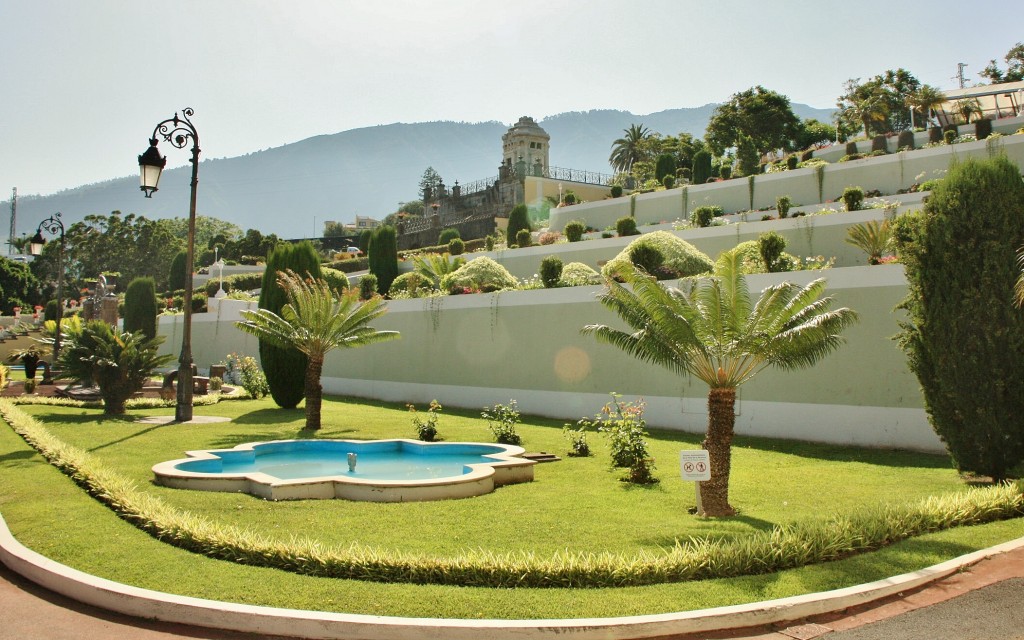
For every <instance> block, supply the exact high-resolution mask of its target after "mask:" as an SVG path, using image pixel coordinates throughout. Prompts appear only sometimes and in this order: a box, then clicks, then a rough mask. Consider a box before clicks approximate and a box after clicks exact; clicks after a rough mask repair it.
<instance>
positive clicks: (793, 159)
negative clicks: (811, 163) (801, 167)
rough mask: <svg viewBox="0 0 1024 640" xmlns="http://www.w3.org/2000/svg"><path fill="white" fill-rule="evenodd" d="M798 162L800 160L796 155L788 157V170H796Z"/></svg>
mask: <svg viewBox="0 0 1024 640" xmlns="http://www.w3.org/2000/svg"><path fill="white" fill-rule="evenodd" d="M798 161H799V158H797V157H796V154H792V155H788V156H786V169H788V170H790V171H792V170H793V169H796V165H797V162H798Z"/></svg>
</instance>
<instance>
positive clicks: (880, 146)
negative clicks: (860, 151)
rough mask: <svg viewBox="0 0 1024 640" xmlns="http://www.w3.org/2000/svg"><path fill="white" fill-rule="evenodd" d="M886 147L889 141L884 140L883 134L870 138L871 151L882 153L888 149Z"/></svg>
mask: <svg viewBox="0 0 1024 640" xmlns="http://www.w3.org/2000/svg"><path fill="white" fill-rule="evenodd" d="M888 149H889V142H888V140H886V138H885V136H883V135H877V136H875V137H873V138H871V150H872V151H881V152H883V153H884V152H886V151H888Z"/></svg>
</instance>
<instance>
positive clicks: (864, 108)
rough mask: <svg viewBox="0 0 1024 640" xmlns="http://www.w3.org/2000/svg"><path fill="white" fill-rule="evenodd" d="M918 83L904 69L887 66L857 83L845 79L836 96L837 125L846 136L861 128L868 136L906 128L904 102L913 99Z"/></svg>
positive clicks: (907, 115) (906, 117)
mask: <svg viewBox="0 0 1024 640" xmlns="http://www.w3.org/2000/svg"><path fill="white" fill-rule="evenodd" d="M921 86H922V85H921V82H920V81H919V80H918V79H917V78H916V77H914V75H913V74H911V73H910V72H909V71H907V70H906V69H890V70H888V71H886V72H885V73H884V74H880V75H877V76H874V77H873V78H870V79H868V80H866V81H865V82H860V79H859V78H856V79H852V80H850V81H848V82H847V83H846V84H845V85H844V86H843V90H844V94H843V95H842V96H840V97H839V100H838V101H837V104H836V106H838V107H839V111H838V112H837V113H836V117H837V118H838V123H839V128H840V130H841V132H842V133H843V135H846V136H849V135H853V134H855V133H857V132H858V131H859V130H863V131H864V135H865V136H868V137H871V136H874V135H876V134H885V133H888V132H889V131H902V130H904V129H909V128H910V110H909V109H908V108H907V107H908V105H912V104H913V103H914V101H915V95H917V93H918V91H919V90H920V89H921Z"/></svg>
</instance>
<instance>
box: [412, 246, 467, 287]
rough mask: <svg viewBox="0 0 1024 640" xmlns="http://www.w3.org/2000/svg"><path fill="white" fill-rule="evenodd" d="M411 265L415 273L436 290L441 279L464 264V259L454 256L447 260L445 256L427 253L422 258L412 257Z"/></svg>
mask: <svg viewBox="0 0 1024 640" xmlns="http://www.w3.org/2000/svg"><path fill="white" fill-rule="evenodd" d="M412 263H413V268H414V269H415V271H416V273H418V274H420V275H421V276H423V277H424V278H426V279H427V280H429V281H430V284H431V286H432V287H433V288H434V289H437V288H438V287H440V286H441V278H443V277H444V276H446V275H448V274H449V273H451V272H453V271H455V270H456V269H458V268H459V267H461V266H462V265H464V264H466V259H465V258H463V257H462V256H456V257H454V258H452V259H451V260H449V259H448V255H447V254H445V255H438V254H436V253H428V254H426V255H424V256H413V258H412Z"/></svg>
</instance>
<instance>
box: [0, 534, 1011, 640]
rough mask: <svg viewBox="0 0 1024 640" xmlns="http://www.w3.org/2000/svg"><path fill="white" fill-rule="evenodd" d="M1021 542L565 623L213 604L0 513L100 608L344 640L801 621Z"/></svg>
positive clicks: (7, 546) (72, 594)
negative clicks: (823, 586) (117, 570)
mask: <svg viewBox="0 0 1024 640" xmlns="http://www.w3.org/2000/svg"><path fill="white" fill-rule="evenodd" d="M1020 547H1024V538H1018V539H1016V540H1012V541H1010V542H1005V543H1003V544H1000V545H997V546H994V547H990V548H988V549H983V550H981V551H976V552H974V553H969V554H967V555H963V556H960V557H958V558H954V559H952V560H948V561H946V562H943V563H940V564H937V565H934V566H932V567H928V568H926V569H922V570H920V571H915V572H913V573H905V574H903V575H899V576H894V577H891V578H887V579H885V580H879V581H877V582H871V583H868V584H863V585H858V586H855V587H848V588H846V589H837V590H834V591H825V592H821V593H813V594H808V595H803V596H794V597H791V598H782V599H778V600H768V601H766V602H757V603H752V604H744V605H736V606H730V607H717V608H714V609H703V610H699V611H685V612H678V613H665V614H658V615H647V616H632V617H620V618H581V619H566V620H448V619H429V618H399V617H386V616H368V615H355V614H345V613H326V612H320V611H300V610H296V609H280V608H274V607H258V606H252V605H244V604H233V603H226V602H217V601H214V600H202V599H199V598H189V597H185V596H176V595H172V594H167V593H161V592H158V591H151V590H148V589H140V588H137V587H132V586H128V585H123V584H120V583H117V582H113V581H110V580H105V579H103V578H98V577H96V576H92V575H89V574H86V573H83V572H81V571H78V570H76V569H72V568H71V567H67V566H65V565H62V564H60V563H57V562H54V561H52V560H50V559H48V558H46V557H44V556H42V555H40V554H38V553H36V552H34V551H32V550H31V549H28V548H27V547H25V546H24V545H22V544H21V543H20V542H18V541H17V540H16V539H15V538H14V536H13V535H12V534H11V531H10V529H8V527H7V523H6V522H5V521H4V520H3V518H2V517H0V561H2V562H3V563H4V564H5V565H7V567H9V568H10V569H11V570H12V571H14V572H16V573H18V574H20V575H22V576H23V577H25V578H26V579H28V580H31V581H32V582H35V583H36V584H39V585H40V586H43V587H45V588H47V589H49V590H51V591H54V592H56V593H59V594H61V595H63V596H66V597H68V598H71V599H73V600H77V601H79V602H83V603H85V604H89V605H92V606H95V607H99V608H101V609H107V610H110V611H115V612H118V613H122V614H126V615H130V616H136V617H139V618H146V619H155V620H161V621H164V622H173V623H179V624H187V625H195V626H201V627H210V628H214V629H227V630H232V631H240V632H247V633H260V634H268V635H280V636H291V637H300V638H318V639H319V638H323V639H328V638H329V639H344V640H425V639H436V640H442V639H443V640H477V639H478V638H480V637H481V636H482V635H485V636H486V637H488V639H489V640H505V639H509V640H526V639H530V640H534V639H538V638H553V637H555V636H564V635H571V636H572V637H573V638H583V639H590V638H594V639H601V640H616V639H621V640H627V639H633V638H652V637H658V636H666V635H673V634H684V633H693V632H701V631H713V630H719V629H737V628H742V627H750V626H758V625H766V624H773V623H778V622H786V621H791V620H799V619H802V618H806V617H809V616H813V615H817V614H822V613H829V612H833V611H838V610H842V609H846V608H848V607H852V606H856V605H861V604H865V603H868V602H871V601H874V600H878V599H881V598H885V597H888V596H891V595H894V594H897V593H900V592H903V591H908V590H911V589H914V588H917V587H920V586H922V585H925V584H927V583H929V582H933V581H935V580H939V579H941V578H944V577H946V576H948V575H950V574H952V573H955V572H957V571H959V570H960V569H962V568H963V567H965V566H968V565H971V564H974V563H976V562H978V561H980V560H982V559H984V558H988V557H990V556H994V555H998V554H1001V553H1006V552H1008V551H1012V550H1014V549H1017V548H1020Z"/></svg>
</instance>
